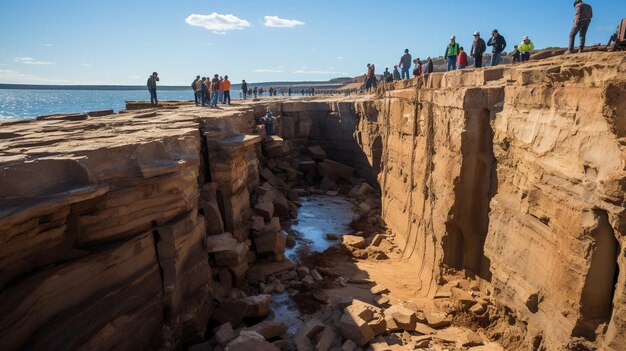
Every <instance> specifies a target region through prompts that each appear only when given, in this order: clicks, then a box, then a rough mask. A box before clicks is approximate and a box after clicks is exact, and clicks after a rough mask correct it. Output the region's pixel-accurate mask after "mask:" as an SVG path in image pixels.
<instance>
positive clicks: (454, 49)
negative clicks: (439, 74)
mask: <svg viewBox="0 0 626 351" xmlns="http://www.w3.org/2000/svg"><path fill="white" fill-rule="evenodd" d="M458 55H459V43H457V42H456V37H455V36H454V35H453V36H451V37H450V44H448V46H447V47H446V53H445V54H444V59H445V60H447V61H448V66H447V68H446V71H454V70H455V69H456V57H457V56H458Z"/></svg>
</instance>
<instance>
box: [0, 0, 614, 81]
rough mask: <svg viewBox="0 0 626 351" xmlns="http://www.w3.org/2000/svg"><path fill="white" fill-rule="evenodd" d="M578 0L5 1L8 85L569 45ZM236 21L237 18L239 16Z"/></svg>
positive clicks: (276, 75)
mask: <svg viewBox="0 0 626 351" xmlns="http://www.w3.org/2000/svg"><path fill="white" fill-rule="evenodd" d="M572 3H573V1H572V0H556V1H555V0H541V1H538V0H525V1H494V0H492V1H483V0H474V1H464V2H461V1H447V2H443V1H420V0H411V1H402V0H397V1H373V0H372V1H367V0H359V1H356V0H315V1H295V0H292V1H282V0H281V1H272V0H265V1H264V0H256V1H248V0H230V1H226V0H151V1H148V0H126V1H120V0H105V1H85V0H80V1H79V0H0V33H2V35H0V83H29V84H31V83H32V84H145V81H146V78H147V76H148V75H149V74H150V73H151V72H152V71H158V72H159V75H160V77H161V84H171V85H187V84H189V83H190V82H191V80H193V78H194V77H195V75H196V74H200V75H212V74H214V73H219V74H228V75H229V76H230V77H231V80H232V81H234V82H240V81H241V79H246V80H247V81H248V82H259V81H278V80H281V81H283V80H286V81H302V80H328V79H329V78H333V77H338V76H357V75H360V74H362V73H363V72H364V70H365V65H366V64H367V63H375V64H376V66H377V68H378V71H379V72H382V70H383V69H384V67H385V66H389V67H392V66H393V65H394V64H395V63H397V61H398V60H399V57H400V56H401V54H402V52H403V50H404V49H405V48H409V49H410V50H411V53H412V54H413V55H414V57H415V56H417V57H421V58H423V57H426V56H429V55H430V56H440V55H442V54H443V52H444V49H445V46H446V45H447V42H448V40H449V37H450V35H453V34H454V35H456V36H457V41H458V42H459V43H460V44H461V45H464V46H467V47H469V46H471V40H472V33H473V32H474V31H475V30H479V31H480V32H481V33H482V34H483V37H487V35H488V34H489V32H490V31H491V30H492V29H494V28H497V29H499V30H500V33H501V34H502V35H504V36H505V38H506V39H507V41H508V42H509V45H510V46H512V45H513V44H517V43H519V42H520V41H521V39H522V37H523V36H524V35H529V36H530V38H531V39H532V40H533V42H534V43H535V46H536V47H538V48H541V47H546V46H566V45H567V38H568V33H569V30H570V27H571V24H572V18H573V13H574V9H573V7H572ZM588 3H590V4H591V5H592V6H593V7H594V19H593V22H592V24H591V27H590V29H589V33H588V35H587V37H588V38H587V41H588V43H597V42H602V43H606V41H607V40H608V37H609V36H610V34H611V33H612V32H613V31H614V30H615V28H616V26H617V24H618V22H619V20H620V18H622V17H624V16H626V1H624V0H602V1H589V2H588ZM229 15H232V16H229Z"/></svg>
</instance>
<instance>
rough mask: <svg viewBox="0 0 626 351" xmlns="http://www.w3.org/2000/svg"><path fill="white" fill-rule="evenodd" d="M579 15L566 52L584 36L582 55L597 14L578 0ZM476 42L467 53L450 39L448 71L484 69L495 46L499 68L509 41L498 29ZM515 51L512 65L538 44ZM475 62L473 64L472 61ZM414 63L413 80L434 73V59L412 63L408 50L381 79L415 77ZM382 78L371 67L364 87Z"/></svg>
mask: <svg viewBox="0 0 626 351" xmlns="http://www.w3.org/2000/svg"><path fill="white" fill-rule="evenodd" d="M574 8H575V15H574V25H573V27H572V29H571V31H570V36H569V50H568V51H567V52H566V53H568V54H569V53H573V52H574V41H575V37H576V35H579V37H580V46H579V49H578V52H582V51H583V50H584V47H585V36H586V34H587V29H588V28H589V24H590V23H591V19H592V17H593V11H592V8H591V6H590V5H589V4H585V3H584V2H583V1H582V0H575V1H574ZM473 37H474V40H473V41H472V47H471V50H470V51H469V53H468V52H466V50H465V48H464V47H463V46H461V45H459V43H458V42H457V41H456V36H454V35H453V36H451V37H450V42H449V43H448V45H447V46H446V49H445V52H444V55H443V59H444V65H445V70H446V71H453V70H456V69H464V68H467V67H469V65H470V62H471V61H473V64H474V67H476V68H480V67H483V57H484V56H485V53H486V51H487V49H488V48H489V47H491V59H490V62H489V64H490V65H491V66H497V65H499V64H500V63H502V56H503V55H504V54H505V51H504V50H505V49H506V47H507V43H506V39H505V38H504V36H503V35H501V34H500V32H499V31H498V30H497V29H494V30H492V31H491V37H490V38H489V39H488V40H487V42H485V40H484V39H483V38H481V35H480V32H478V31H476V32H474V35H473ZM513 48H514V49H513V51H512V52H510V53H509V56H510V57H511V61H512V62H514V63H515V62H526V61H529V60H530V57H531V54H532V52H533V51H534V50H535V44H534V43H533V42H532V41H531V40H530V38H529V37H528V36H527V35H526V36H524V37H523V39H522V41H521V43H520V44H519V45H514V47H513ZM470 59H471V61H470ZM411 63H412V64H413V67H414V68H413V71H412V73H413V74H412V77H418V76H421V75H425V76H427V75H428V74H430V73H432V72H433V68H434V67H433V60H432V59H431V57H430V56H429V57H427V58H426V60H425V62H422V61H421V60H420V59H419V58H416V59H414V60H412V57H411V54H410V53H409V49H405V50H404V54H403V55H402V56H401V57H400V62H399V63H398V64H397V65H394V66H393V67H394V69H393V71H392V72H390V71H389V68H385V71H384V72H383V74H382V76H381V77H380V79H381V80H382V81H384V82H392V81H398V80H403V79H409V78H411V77H410V76H409V72H410V70H411ZM378 82H379V80H378V78H377V76H376V67H375V65H374V64H371V63H368V64H367V73H366V74H365V76H364V83H363V88H364V89H365V90H366V91H368V90H370V89H371V88H376V87H377V85H378Z"/></svg>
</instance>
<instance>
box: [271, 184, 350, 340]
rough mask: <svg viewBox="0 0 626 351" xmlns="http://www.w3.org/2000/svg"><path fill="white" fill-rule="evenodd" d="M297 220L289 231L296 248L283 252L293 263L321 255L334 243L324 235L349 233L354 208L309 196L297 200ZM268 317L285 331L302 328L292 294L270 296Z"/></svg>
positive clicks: (337, 200) (333, 199)
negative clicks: (293, 234)
mask: <svg viewBox="0 0 626 351" xmlns="http://www.w3.org/2000/svg"><path fill="white" fill-rule="evenodd" d="M300 200H301V203H302V207H300V209H299V210H298V221H297V222H296V223H294V224H293V225H292V226H291V228H290V229H292V230H293V231H295V232H296V234H297V237H298V238H297V240H296V245H295V246H294V247H292V248H289V249H287V250H286V251H285V256H286V257H287V258H288V259H290V260H291V261H293V262H294V263H296V264H297V263H299V262H300V257H305V256H307V255H309V254H311V253H315V252H324V251H325V250H326V249H328V248H329V247H330V246H331V245H334V244H336V243H337V241H331V240H328V239H326V233H334V234H338V235H343V234H346V233H348V232H349V230H350V222H351V221H352V217H353V216H354V205H353V204H352V203H351V202H350V201H348V200H347V199H345V198H343V197H330V196H323V195H312V196H308V197H304V198H301V199H300ZM271 307H272V314H271V315H270V317H269V320H277V321H281V322H285V323H286V324H287V325H288V326H289V332H291V333H295V332H296V331H297V330H298V329H299V328H300V326H301V325H302V320H301V319H300V316H301V313H300V311H298V308H297V306H296V304H295V302H294V301H293V299H292V293H290V292H289V291H285V292H283V293H274V294H273V295H272V304H271Z"/></svg>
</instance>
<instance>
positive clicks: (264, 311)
mask: <svg viewBox="0 0 626 351" xmlns="http://www.w3.org/2000/svg"><path fill="white" fill-rule="evenodd" d="M241 301H243V303H245V304H246V305H247V307H248V309H247V311H246V314H245V317H252V318H256V317H264V316H267V315H268V314H269V313H270V311H271V309H270V303H271V302H272V295H257V296H248V297H246V298H243V299H241Z"/></svg>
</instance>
